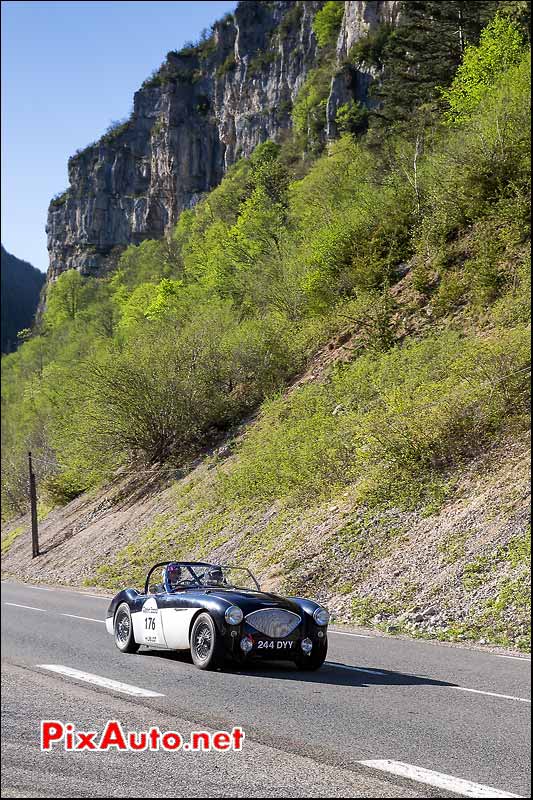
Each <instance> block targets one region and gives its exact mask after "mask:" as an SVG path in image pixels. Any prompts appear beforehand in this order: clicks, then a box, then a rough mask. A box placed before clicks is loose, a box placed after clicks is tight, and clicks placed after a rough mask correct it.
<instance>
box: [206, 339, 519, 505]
mask: <svg viewBox="0 0 533 800" xmlns="http://www.w3.org/2000/svg"><path fill="white" fill-rule="evenodd" d="M528 345H529V343H528V332H527V329H525V328H516V329H513V330H511V331H508V332H506V333H501V332H499V333H498V334H497V335H495V336H493V337H492V338H490V339H487V338H483V337H479V338H477V337H475V336H473V337H469V338H461V337H459V336H457V335H453V334H448V333H446V334H442V335H440V336H433V337H430V338H427V339H425V340H421V341H420V342H414V343H412V344H409V345H407V346H405V347H404V348H402V349H398V348H396V349H394V350H391V351H390V352H389V353H384V354H379V355H374V356H372V355H370V354H369V355H363V356H361V357H360V358H359V359H358V360H357V361H356V362H355V363H354V364H352V365H349V366H346V367H344V368H343V369H342V370H339V371H338V372H337V373H335V374H334V375H333V377H332V380H331V382H328V383H325V384H322V385H314V386H307V387H302V388H300V389H298V390H297V391H295V392H293V393H292V394H291V395H290V397H288V398H279V399H277V400H273V401H270V402H269V403H268V404H266V405H264V406H263V410H262V414H261V418H260V421H259V423H258V425H257V426H256V427H254V428H253V429H252V430H251V431H250V432H249V433H248V435H247V436H246V438H245V440H244V442H243V444H242V446H241V448H240V451H239V460H238V462H237V463H236V464H235V466H234V467H233V468H232V469H231V471H229V472H228V473H227V474H224V475H223V476H222V477H221V479H220V491H221V492H222V495H223V497H224V498H225V499H226V500H227V499H230V500H232V501H237V502H240V503H250V502H254V501H257V500H261V501H271V500H272V499H274V498H287V499H292V500H298V501H301V500H302V498H311V497H330V496H333V495H334V494H335V493H336V492H337V491H339V490H340V489H341V488H342V487H345V486H347V485H350V484H355V485H356V486H357V488H358V492H359V497H360V500H361V501H364V502H365V503H367V504H380V503H386V504H389V505H390V504H392V505H403V506H410V505H413V504H417V503H419V502H421V501H422V500H423V499H424V498H429V497H434V496H435V494H436V493H439V492H442V490H443V486H444V484H443V481H444V480H445V478H446V476H447V475H448V474H449V472H450V470H453V469H455V468H457V466H459V465H460V464H461V463H462V461H463V459H468V458H470V457H471V456H472V454H474V453H476V452H477V451H478V450H479V448H480V447H481V446H483V445H484V444H486V443H487V442H489V441H490V440H491V439H492V438H493V437H494V436H496V435H499V434H501V432H502V431H503V430H505V429H507V428H509V426H512V425H513V424H514V423H513V420H516V422H517V424H524V416H523V415H524V414H525V413H526V408H527V396H528V378H527V370H526V369H524V368H525V367H526V366H527V363H528V359H529V346H528Z"/></svg>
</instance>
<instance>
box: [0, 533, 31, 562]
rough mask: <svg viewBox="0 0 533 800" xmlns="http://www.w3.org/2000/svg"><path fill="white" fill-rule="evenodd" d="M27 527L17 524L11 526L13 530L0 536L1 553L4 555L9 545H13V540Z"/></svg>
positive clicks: (8, 549)
mask: <svg viewBox="0 0 533 800" xmlns="http://www.w3.org/2000/svg"><path fill="white" fill-rule="evenodd" d="M25 531H27V528H26V526H25V525H19V526H18V527H17V528H13V530H11V531H9V533H6V535H5V536H4V537H3V538H2V544H1V551H2V555H3V556H5V555H7V553H8V552H9V551H10V549H11V547H12V546H13V542H14V541H15V540H16V539H18V537H19V536H21V535H22V534H23V533H24V532H25Z"/></svg>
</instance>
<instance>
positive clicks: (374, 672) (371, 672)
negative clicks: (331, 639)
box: [326, 661, 387, 675]
mask: <svg viewBox="0 0 533 800" xmlns="http://www.w3.org/2000/svg"><path fill="white" fill-rule="evenodd" d="M326 666H328V667H337V669H349V670H351V671H353V672H368V673H369V675H386V674H387V673H386V672H382V670H380V669H366V668H364V667H351V666H350V665H349V664H336V663H335V662H334V661H326Z"/></svg>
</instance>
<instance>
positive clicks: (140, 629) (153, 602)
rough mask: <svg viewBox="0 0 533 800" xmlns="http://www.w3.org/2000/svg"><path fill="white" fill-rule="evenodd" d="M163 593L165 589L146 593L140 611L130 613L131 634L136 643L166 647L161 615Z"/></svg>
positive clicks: (164, 593)
mask: <svg viewBox="0 0 533 800" xmlns="http://www.w3.org/2000/svg"><path fill="white" fill-rule="evenodd" d="M165 595H166V592H165V591H161V592H158V593H154V594H149V595H146V597H145V599H144V600H143V602H142V605H141V608H140V611H138V612H137V613H135V614H132V623H133V635H134V636H135V641H136V642H137V643H138V644H144V645H146V646H147V647H154V648H158V647H161V648H166V647H167V643H166V640H165V634H164V631H163V622H162V617H161V602H162V599H163V598H164V596H165Z"/></svg>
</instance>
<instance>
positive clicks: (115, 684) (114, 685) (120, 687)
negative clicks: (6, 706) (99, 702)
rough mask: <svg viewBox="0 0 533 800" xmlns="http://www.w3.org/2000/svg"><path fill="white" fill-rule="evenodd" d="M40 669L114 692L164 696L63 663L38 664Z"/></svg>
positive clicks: (140, 695) (142, 695) (138, 695)
mask: <svg viewBox="0 0 533 800" xmlns="http://www.w3.org/2000/svg"><path fill="white" fill-rule="evenodd" d="M37 667H39V669H47V670H50V672H57V673H58V674H59V675H65V676H66V677H67V678H74V680H77V681H84V682H85V683H91V684H94V685H95V686H101V687H102V688H104V689H111V690H112V691H113V692H120V693H121V694H130V695H134V696H135V697H164V696H165V695H163V694H161V692H152V691H151V689H142V688H141V687H139V686H131V685H130V684H129V683H122V681H114V680H112V679H111V678H104V677H102V676H101V675H93V673H92V672H82V670H79V669H72V667H64V666H63V665H62V664H37Z"/></svg>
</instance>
